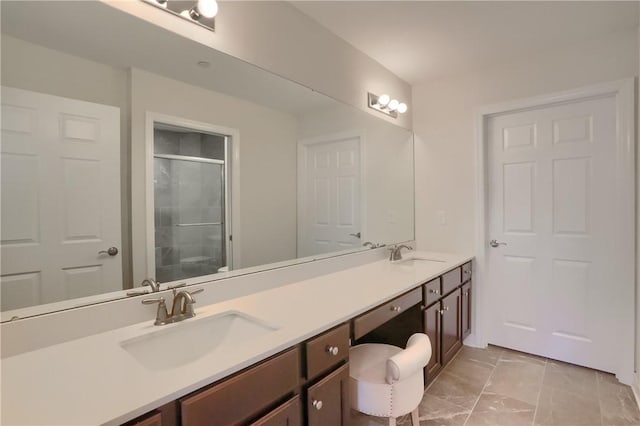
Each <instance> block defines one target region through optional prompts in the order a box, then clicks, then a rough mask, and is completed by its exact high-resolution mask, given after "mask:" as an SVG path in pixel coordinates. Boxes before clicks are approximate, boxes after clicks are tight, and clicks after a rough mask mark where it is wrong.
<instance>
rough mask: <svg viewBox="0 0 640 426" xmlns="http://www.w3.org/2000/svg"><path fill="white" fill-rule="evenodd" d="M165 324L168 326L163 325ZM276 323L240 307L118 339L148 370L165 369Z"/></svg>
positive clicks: (236, 343) (266, 330) (258, 333)
mask: <svg viewBox="0 0 640 426" xmlns="http://www.w3.org/2000/svg"><path fill="white" fill-rule="evenodd" d="M163 327H167V328H163ZM278 328H279V327H278V326H275V325H273V324H270V323H268V322H266V321H263V320H260V319H258V318H255V317H252V316H250V315H247V314H245V313H244V312H239V311H227V312H223V313H221V314H218V315H213V316H210V317H206V318H198V317H196V318H194V319H192V320H185V321H184V322H179V323H175V324H172V325H169V326H162V327H158V330H154V331H152V332H150V333H147V334H144V335H142V336H137V337H134V338H131V339H128V340H124V341H122V342H120V346H121V347H122V348H123V349H124V350H125V351H127V352H128V353H129V354H131V355H132V356H133V357H134V358H135V359H136V360H137V361H138V362H140V363H141V364H143V365H144V366H145V367H147V368H148V369H150V370H166V369H171V368H176V367H180V366H183V365H185V364H188V363H190V362H194V361H197V360H198V359H200V358H202V357H203V356H205V355H207V354H210V353H212V352H215V351H216V350H218V349H220V348H223V347H229V346H233V347H238V346H241V345H244V344H246V343H248V342H251V341H252V340H253V339H255V338H257V337H260V336H263V335H265V334H268V333H271V332H273V331H275V330H277V329H278Z"/></svg>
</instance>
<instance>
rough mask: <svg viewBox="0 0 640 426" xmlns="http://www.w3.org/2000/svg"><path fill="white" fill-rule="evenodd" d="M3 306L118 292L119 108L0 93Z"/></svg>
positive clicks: (17, 92)
mask: <svg viewBox="0 0 640 426" xmlns="http://www.w3.org/2000/svg"><path fill="white" fill-rule="evenodd" d="M1 128H2V154H1V160H2V179H1V182H2V188H1V197H2V230H1V232H2V241H1V243H0V244H1V254H0V256H1V261H2V276H1V277H0V287H1V290H2V310H11V309H18V308H21V307H26V306H32V305H37V304H42V303H51V302H57V301H60V300H64V299H69V298H77V297H83V296H90V295H94V294H101V293H105V292H109V291H116V290H121V289H122V262H121V259H120V256H119V255H116V256H108V255H102V254H99V253H98V252H99V251H101V250H107V249H108V248H109V247H117V248H118V249H120V248H121V247H120V240H121V231H120V217H121V211H120V112H119V110H118V108H115V107H111V106H106V105H99V104H94V103H89V102H82V101H77V100H73V99H66V98H61V97H57V96H50V95H44V94H40V93H35V92H31V91H27V90H20V89H14V88H9V87H3V88H2V123H1Z"/></svg>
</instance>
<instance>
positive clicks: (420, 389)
mask: <svg viewBox="0 0 640 426" xmlns="http://www.w3.org/2000/svg"><path fill="white" fill-rule="evenodd" d="M430 358H431V342H430V341H429V337H428V336H427V335H426V334H422V333H416V334H414V335H412V336H411V337H410V338H409V341H408V342H407V348H406V349H402V348H399V347H397V346H392V345H384V344H378V343H366V344H363V345H358V346H354V347H352V348H351V349H350V350H349V376H350V379H349V387H350V391H351V408H353V409H355V410H357V411H360V412H361V413H365V414H369V415H372V416H378V417H388V418H389V425H390V426H395V424H396V417H399V416H403V415H405V414H407V413H411V423H413V426H419V424H420V422H419V420H418V405H420V401H422V395H423V393H424V376H423V368H424V367H425V366H426V365H427V363H428V362H429V359H430Z"/></svg>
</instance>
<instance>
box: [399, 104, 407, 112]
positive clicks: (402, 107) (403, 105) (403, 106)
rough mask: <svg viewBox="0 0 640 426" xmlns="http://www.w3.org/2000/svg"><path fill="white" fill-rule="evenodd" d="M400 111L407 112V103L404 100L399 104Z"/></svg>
mask: <svg viewBox="0 0 640 426" xmlns="http://www.w3.org/2000/svg"><path fill="white" fill-rule="evenodd" d="M398 112H399V113H400V114H404V113H405V112H407V104H405V103H404V102H400V104H399V105H398Z"/></svg>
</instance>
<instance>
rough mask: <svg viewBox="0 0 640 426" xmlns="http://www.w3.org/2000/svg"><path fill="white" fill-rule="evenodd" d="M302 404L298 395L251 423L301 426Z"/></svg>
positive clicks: (253, 424)
mask: <svg viewBox="0 0 640 426" xmlns="http://www.w3.org/2000/svg"><path fill="white" fill-rule="evenodd" d="M301 425H302V405H301V404H300V396H299V395H296V396H295V397H294V398H291V399H290V400H289V401H287V402H285V403H284V404H282V405H281V406H279V407H278V408H276V409H275V410H273V411H272V412H270V413H269V414H267V415H266V416H264V417H261V418H260V419H258V420H257V421H255V422H253V423H251V426H301Z"/></svg>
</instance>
